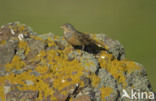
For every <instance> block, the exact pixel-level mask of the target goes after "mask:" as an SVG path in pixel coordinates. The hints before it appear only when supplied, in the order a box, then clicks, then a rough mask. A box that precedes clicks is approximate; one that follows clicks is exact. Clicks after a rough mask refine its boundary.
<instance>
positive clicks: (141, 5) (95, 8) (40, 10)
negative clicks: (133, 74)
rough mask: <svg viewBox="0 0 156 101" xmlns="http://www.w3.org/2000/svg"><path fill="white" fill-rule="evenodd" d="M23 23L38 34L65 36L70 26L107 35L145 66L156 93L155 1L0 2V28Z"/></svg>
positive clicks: (129, 56)
mask: <svg viewBox="0 0 156 101" xmlns="http://www.w3.org/2000/svg"><path fill="white" fill-rule="evenodd" d="M14 21H20V22H21V23H25V24H27V25H29V26H31V27H32V28H33V30H34V31H35V32H38V33H47V32H53V33H55V34H58V35H62V30H61V29H60V25H62V24H64V23H66V22H69V23H72V24H73V25H74V26H75V27H77V28H78V29H79V30H80V31H83V32H92V33H99V32H103V33H106V34H107V35H108V36H110V37H112V38H113V39H117V40H119V41H120V42H121V43H122V44H123V45H124V47H125V50H126V55H127V58H129V59H131V60H135V61H137V62H139V63H142V64H143V65H144V66H145V67H146V70H147V72H148V78H149V79H150V81H151V83H152V86H153V89H154V90H155V91H156V81H155V80H156V79H155V76H156V73H155V71H156V67H155V66H156V45H155V44H156V0H0V25H3V24H6V23H8V22H14Z"/></svg>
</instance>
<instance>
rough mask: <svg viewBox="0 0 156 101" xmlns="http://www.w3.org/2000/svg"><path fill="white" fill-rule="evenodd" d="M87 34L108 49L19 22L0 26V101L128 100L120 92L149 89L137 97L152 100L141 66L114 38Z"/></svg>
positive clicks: (145, 74) (151, 92) (139, 91)
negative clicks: (76, 44)
mask: <svg viewBox="0 0 156 101" xmlns="http://www.w3.org/2000/svg"><path fill="white" fill-rule="evenodd" d="M21 34H22V35H21ZM90 35H91V36H92V37H93V38H95V40H97V41H99V42H102V43H104V44H105V45H106V46H107V50H98V51H96V49H94V50H95V51H96V52H89V51H94V50H91V49H92V48H90V49H88V50H89V51H87V49H85V50H81V49H79V48H74V47H72V46H71V45H70V44H68V43H67V42H66V41H65V40H64V38H63V37H62V36H56V35H55V34H52V33H48V34H41V35H38V34H37V33H34V32H32V30H31V29H30V27H28V26H26V25H24V24H20V23H19V22H18V23H17V22H15V23H9V24H7V25H4V26H3V27H1V29H0V101H129V100H131V99H130V98H127V97H122V96H123V94H124V92H127V94H128V95H129V96H131V92H132V91H136V92H137V93H141V92H147V93H148V94H151V95H147V96H150V98H151V99H150V98H148V99H145V98H143V99H139V98H137V99H139V100H141V101H150V100H151V101H156V100H155V93H154V92H153V90H152V87H151V85H150V81H149V80H148V78H147V73H146V71H145V69H144V67H143V66H142V65H141V64H139V63H137V62H135V61H130V60H128V59H125V51H124V48H123V46H122V45H121V44H120V43H119V41H116V40H113V39H111V38H109V37H107V36H106V35H105V34H94V35H93V34H90ZM152 94H153V96H152ZM140 96H141V95H140ZM136 97H138V96H136ZM152 97H153V98H152ZM135 100H136V99H134V101H135Z"/></svg>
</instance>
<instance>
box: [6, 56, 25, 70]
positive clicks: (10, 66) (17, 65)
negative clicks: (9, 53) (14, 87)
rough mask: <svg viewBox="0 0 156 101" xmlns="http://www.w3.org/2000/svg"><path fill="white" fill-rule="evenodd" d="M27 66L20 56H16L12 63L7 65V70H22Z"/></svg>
mask: <svg viewBox="0 0 156 101" xmlns="http://www.w3.org/2000/svg"><path fill="white" fill-rule="evenodd" d="M25 65H26V64H25V63H24V62H23V61H22V60H21V59H20V57H19V56H17V55H15V56H14V57H13V59H12V61H11V63H8V64H6V65H5V67H6V70H7V71H10V70H12V69H17V70H19V69H21V68H23V67H24V66H25Z"/></svg>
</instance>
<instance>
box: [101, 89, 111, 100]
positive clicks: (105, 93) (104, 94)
mask: <svg viewBox="0 0 156 101" xmlns="http://www.w3.org/2000/svg"><path fill="white" fill-rule="evenodd" d="M100 91H101V98H102V101H106V99H105V97H107V96H109V95H110V94H111V93H113V89H112V88H109V87H102V88H100Z"/></svg>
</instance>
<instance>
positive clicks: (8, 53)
mask: <svg viewBox="0 0 156 101" xmlns="http://www.w3.org/2000/svg"><path fill="white" fill-rule="evenodd" d="M16 47H17V42H16V41H14V42H8V43H6V44H3V45H0V66H1V65H4V64H6V63H8V62H10V61H11V59H12V58H13V56H14V55H15V52H16Z"/></svg>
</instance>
